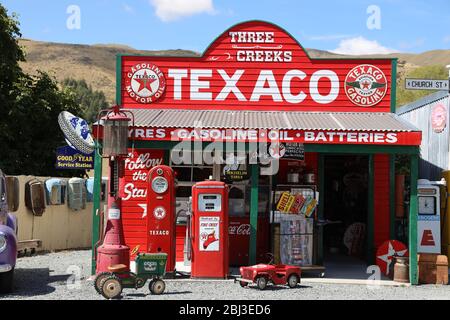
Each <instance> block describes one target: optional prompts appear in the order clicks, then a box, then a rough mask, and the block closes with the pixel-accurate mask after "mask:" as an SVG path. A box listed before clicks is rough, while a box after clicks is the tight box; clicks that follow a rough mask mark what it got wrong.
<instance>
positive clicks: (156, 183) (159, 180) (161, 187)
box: [152, 177, 169, 194]
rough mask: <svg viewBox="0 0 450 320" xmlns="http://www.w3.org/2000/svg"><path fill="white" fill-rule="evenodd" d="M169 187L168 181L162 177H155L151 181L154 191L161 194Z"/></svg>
mask: <svg viewBox="0 0 450 320" xmlns="http://www.w3.org/2000/svg"><path fill="white" fill-rule="evenodd" d="M168 188H169V183H168V182H167V179H166V178H164V177H156V178H155V179H153V181H152V189H153V191H154V192H155V193H158V194H161V193H164V192H166V191H167V189H168Z"/></svg>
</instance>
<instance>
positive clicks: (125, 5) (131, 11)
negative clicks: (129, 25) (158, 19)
mask: <svg viewBox="0 0 450 320" xmlns="http://www.w3.org/2000/svg"><path fill="white" fill-rule="evenodd" d="M123 10H124V11H125V12H127V13H134V9H133V7H131V6H129V5H128V4H126V3H124V4H123Z"/></svg>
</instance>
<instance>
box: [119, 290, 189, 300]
mask: <svg viewBox="0 0 450 320" xmlns="http://www.w3.org/2000/svg"><path fill="white" fill-rule="evenodd" d="M189 293H192V291H169V292H164V293H163V295H165V296H171V295H177V294H189ZM125 295H126V296H128V297H146V296H148V297H150V298H151V297H152V296H153V295H152V294H150V293H149V294H145V293H127V294H125Z"/></svg>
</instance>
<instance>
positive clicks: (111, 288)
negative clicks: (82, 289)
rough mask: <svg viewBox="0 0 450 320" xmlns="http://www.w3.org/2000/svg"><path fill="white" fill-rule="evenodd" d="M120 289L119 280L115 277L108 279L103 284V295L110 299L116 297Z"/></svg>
mask: <svg viewBox="0 0 450 320" xmlns="http://www.w3.org/2000/svg"><path fill="white" fill-rule="evenodd" d="M121 291H122V286H121V285H120V282H119V281H118V280H116V279H108V280H106V281H105V283H104V284H103V292H104V294H105V296H107V297H108V298H110V299H112V298H114V297H117V296H118V295H119V294H120V292H121Z"/></svg>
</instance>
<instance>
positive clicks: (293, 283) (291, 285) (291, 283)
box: [289, 276, 298, 287]
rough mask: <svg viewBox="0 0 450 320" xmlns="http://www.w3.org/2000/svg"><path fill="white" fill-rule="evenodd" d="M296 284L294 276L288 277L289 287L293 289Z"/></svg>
mask: <svg viewBox="0 0 450 320" xmlns="http://www.w3.org/2000/svg"><path fill="white" fill-rule="evenodd" d="M297 284H298V281H297V277H296V276H290V277H289V286H290V287H295V286H296V285H297Z"/></svg>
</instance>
